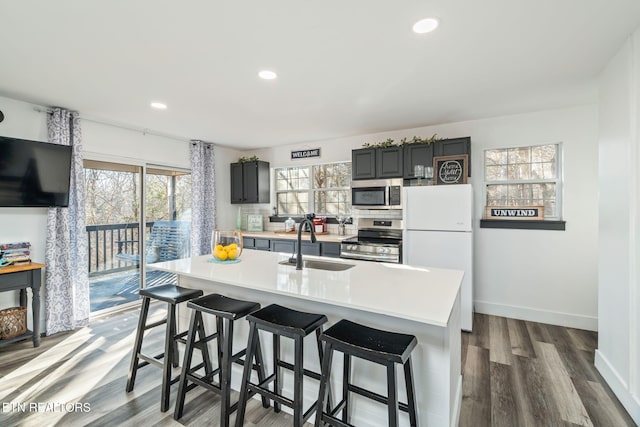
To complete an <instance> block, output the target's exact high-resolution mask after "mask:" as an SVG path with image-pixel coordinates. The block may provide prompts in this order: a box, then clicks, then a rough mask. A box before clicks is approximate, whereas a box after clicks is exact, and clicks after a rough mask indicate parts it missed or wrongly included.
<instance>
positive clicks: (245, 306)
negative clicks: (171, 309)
mask: <svg viewBox="0 0 640 427" xmlns="http://www.w3.org/2000/svg"><path fill="white" fill-rule="evenodd" d="M187 307H189V308H191V309H192V311H191V321H190V322H189V334H188V335H187V348H186V350H185V353H184V361H183V363H182V374H181V375H180V387H179V388H178V398H177V399H176V409H175V412H174V414H173V418H175V419H176V420H177V419H180V417H182V412H183V409H184V399H185V395H186V394H187V391H189V390H192V389H193V388H195V387H196V386H201V387H204V388H206V389H207V390H210V391H213V392H214V393H216V394H218V395H219V396H220V397H221V399H222V401H221V402H220V425H221V426H224V427H228V426H229V416H230V415H231V413H232V412H233V411H235V410H236V409H237V407H238V402H236V403H234V404H233V405H231V367H232V364H233V363H234V362H235V363H238V364H241V365H245V364H246V365H247V366H248V367H249V368H250V369H251V368H253V369H255V370H257V371H258V380H259V381H263V380H264V378H265V376H266V373H265V367H264V363H263V362H262V352H261V351H260V344H259V342H258V343H256V346H257V348H258V351H257V352H256V353H255V357H254V358H255V364H254V363H252V359H250V358H249V359H247V358H245V360H242V359H241V358H242V357H243V356H244V355H245V353H246V349H243V350H241V351H239V352H238V353H236V354H233V324H234V322H235V321H236V320H238V319H241V318H243V317H244V316H246V315H247V314H249V313H252V312H254V311H256V310H258V309H259V308H260V304H258V303H256V302H250V301H242V300H237V299H233V298H229V297H225V296H223V295H220V294H210V295H205V296H203V297H200V298H196V299H194V300H191V301H189V302H188V303H187ZM202 313H206V314H212V315H214V316H216V332H215V333H213V334H211V335H209V336H206V334H205V330H204V322H203V318H202ZM196 332H198V334H199V340H197V341H196ZM213 339H216V340H217V347H218V350H217V353H218V357H217V358H218V366H217V368H216V369H215V370H214V369H213V368H212V364H211V359H210V357H209V351H208V349H207V344H206V343H207V342H209V341H211V340H213ZM195 348H198V349H200V351H201V352H202V359H203V362H202V363H200V364H198V365H196V366H193V367H192V366H191V360H192V357H193V350H194V349H195ZM203 367H204V371H205V375H204V376H202V375H198V374H197V373H196V371H198V370H199V369H202V368H203ZM216 376H217V377H218V381H217V383H216V382H214V377H216ZM189 382H191V384H189ZM262 404H263V406H264V407H265V408H268V407H269V401H268V400H267V399H266V398H265V397H263V398H262Z"/></svg>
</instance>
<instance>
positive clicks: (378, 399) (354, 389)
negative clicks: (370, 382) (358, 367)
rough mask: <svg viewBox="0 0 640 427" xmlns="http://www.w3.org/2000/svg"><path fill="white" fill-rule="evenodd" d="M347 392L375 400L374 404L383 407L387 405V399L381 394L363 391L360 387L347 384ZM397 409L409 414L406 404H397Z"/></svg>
mask: <svg viewBox="0 0 640 427" xmlns="http://www.w3.org/2000/svg"><path fill="white" fill-rule="evenodd" d="M349 391H351V392H353V393H356V394H359V395H361V396H364V397H368V398H369V399H371V400H375V401H376V402H380V403H384V404H385V405H388V404H389V398H388V397H385V396H383V395H381V394H378V393H374V392H372V391H369V390H365V389H364V388H362V387H358V386H357V385H353V384H349ZM398 407H399V408H400V410H401V411H404V412H409V406H407V404H406V403H402V402H398Z"/></svg>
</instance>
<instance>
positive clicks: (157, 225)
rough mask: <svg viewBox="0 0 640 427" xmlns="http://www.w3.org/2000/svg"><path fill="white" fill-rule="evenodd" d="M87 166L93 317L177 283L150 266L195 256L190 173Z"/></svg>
mask: <svg viewBox="0 0 640 427" xmlns="http://www.w3.org/2000/svg"><path fill="white" fill-rule="evenodd" d="M84 166H85V168H84V173H85V192H86V206H85V209H86V225H87V227H86V228H87V238H88V243H89V244H88V247H89V281H90V298H91V312H92V313H96V312H98V311H104V310H109V309H113V308H114V307H119V306H121V305H123V304H132V303H135V302H136V301H137V300H138V299H139V296H138V290H139V289H140V288H141V287H144V286H153V285H156V284H159V283H175V282H176V278H175V276H172V275H169V274H163V273H161V272H158V271H155V270H153V269H145V268H144V264H145V262H146V263H153V262H158V261H167V260H170V259H175V258H181V257H186V256H188V255H189V230H190V223H191V211H190V207H191V175H190V173H189V171H185V170H176V169H171V168H166V167H157V166H149V167H143V166H139V165H130V164H123V163H114V162H103V161H94V160H85V165H84ZM143 195H144V196H143ZM143 218H144V221H143V222H142V220H143ZM143 254H144V256H142V255H143Z"/></svg>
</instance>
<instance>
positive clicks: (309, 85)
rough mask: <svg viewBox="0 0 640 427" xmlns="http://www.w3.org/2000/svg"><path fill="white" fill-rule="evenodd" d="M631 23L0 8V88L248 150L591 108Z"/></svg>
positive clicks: (129, 3) (381, 11) (534, 17)
mask: <svg viewBox="0 0 640 427" xmlns="http://www.w3.org/2000/svg"><path fill="white" fill-rule="evenodd" d="M428 16H436V17H438V18H439V19H440V21H441V25H440V28H438V30H436V31H435V32H433V33H431V34H426V35H416V34H414V33H413V32H412V31H411V26H412V25H413V23H414V22H415V21H417V20H419V19H421V18H424V17H428ZM638 26H640V1H638V0H535V1H517V0H515V1H514V0H483V1H478V0H428V1H425V0H397V1H393V0H348V1H344V0H342V1H338V0H324V1H314V2H312V1H305V0H277V1H274V0H253V1H248V0H236V1H231V0H227V1H220V0H219V1H214V0H184V1H175V0H171V1H168V0H110V1H102V2H95V1H86V0H64V1H57V2H54V1H46V0H40V1H34V0H20V1H11V0H0V95H4V96H7V97H10V98H16V99H21V100H25V101H29V102H34V103H37V104H40V105H52V106H63V107H66V108H70V109H74V110H77V111H79V112H80V113H81V115H83V116H85V117H87V118H93V119H97V120H103V121H107V122H111V123H120V124H126V125H130V126H133V127H136V128H146V129H150V130H153V131H156V132H161V133H165V134H168V135H173V136H177V137H182V138H194V139H203V140H207V141H212V142H217V143H220V144H223V145H228V146H234V147H237V148H240V149H244V148H258V147H267V146H274V145H279V144H288V143H295V142H307V141H314V140H322V139H330V138H334V137H340V136H348V135H358V134H365V133H373V132H379V131H385V130H394V129H406V128H411V127H418V126H426V125H431V124H437V123H444V122H452V121H461V120H468V119H476V118H483V117H491V116H497V115H506V114H513V113H520V112H527V111H536V110H541V109H548V108H560V107H565V106H570V105H576V104H583V103H588V102H595V100H596V97H597V87H596V79H597V76H598V74H599V73H600V72H601V71H602V69H603V67H604V66H605V64H606V63H607V62H608V61H609V59H611V57H612V56H613V55H615V53H616V52H617V51H618V49H619V48H620V47H621V45H622V43H623V42H624V40H625V39H626V38H627V37H628V36H629V34H630V33H631V32H633V30H634V29H636V28H638ZM263 68H269V69H272V70H274V71H276V72H277V73H278V75H279V78H278V79H277V80H275V81H263V80H260V79H258V78H257V73H258V71H259V70H260V69H263ZM152 100H158V101H163V102H166V103H167V104H168V106H169V108H168V109H167V110H166V111H156V110H152V109H151V108H150V107H149V103H150V102H151V101H152ZM0 107H1V106H0ZM7 119H9V118H7Z"/></svg>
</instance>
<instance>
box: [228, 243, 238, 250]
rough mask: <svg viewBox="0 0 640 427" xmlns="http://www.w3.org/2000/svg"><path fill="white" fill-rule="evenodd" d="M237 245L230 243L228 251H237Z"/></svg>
mask: <svg viewBox="0 0 640 427" xmlns="http://www.w3.org/2000/svg"><path fill="white" fill-rule="evenodd" d="M237 248H238V245H236V244H235V243H232V244H230V245H229V249H237Z"/></svg>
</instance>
